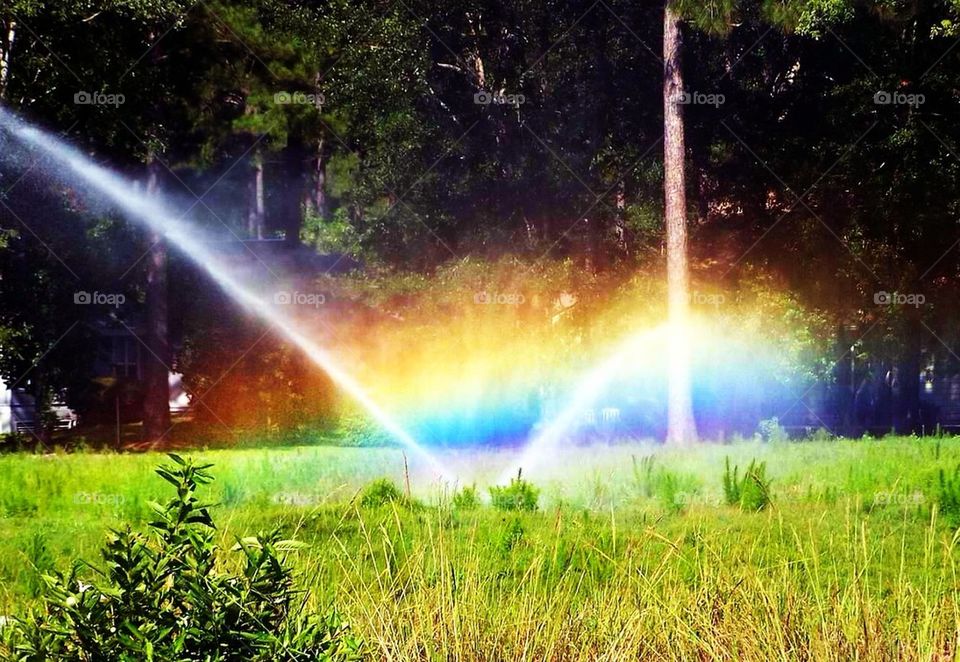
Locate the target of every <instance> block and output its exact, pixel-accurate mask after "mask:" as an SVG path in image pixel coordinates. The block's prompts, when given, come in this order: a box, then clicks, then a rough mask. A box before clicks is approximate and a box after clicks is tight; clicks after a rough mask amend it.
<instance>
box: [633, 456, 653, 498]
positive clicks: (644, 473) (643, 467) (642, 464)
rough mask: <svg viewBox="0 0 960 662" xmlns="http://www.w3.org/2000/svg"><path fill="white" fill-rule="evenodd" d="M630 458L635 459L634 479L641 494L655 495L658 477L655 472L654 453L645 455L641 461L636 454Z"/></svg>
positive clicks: (646, 495)
mask: <svg viewBox="0 0 960 662" xmlns="http://www.w3.org/2000/svg"><path fill="white" fill-rule="evenodd" d="M630 459H631V460H632V461H633V480H634V482H635V483H636V484H637V489H638V490H639V491H640V494H642V495H643V496H645V497H651V496H653V493H654V491H655V478H656V477H655V476H654V473H653V463H654V457H653V455H644V456H643V457H642V458H640V461H639V462H637V456H636V455H631V456H630Z"/></svg>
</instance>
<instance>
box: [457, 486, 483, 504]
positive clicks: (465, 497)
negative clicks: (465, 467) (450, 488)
mask: <svg viewBox="0 0 960 662" xmlns="http://www.w3.org/2000/svg"><path fill="white" fill-rule="evenodd" d="M452 503H453V508H454V510H475V509H476V508H478V507H479V506H480V496H479V495H478V494H477V486H476V485H471V486H470V487H464V488H463V489H461V490H459V491H457V492H456V493H455V494H454V495H453V500H452Z"/></svg>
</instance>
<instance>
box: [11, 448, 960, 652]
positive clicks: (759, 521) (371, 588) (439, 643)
mask: <svg viewBox="0 0 960 662" xmlns="http://www.w3.org/2000/svg"><path fill="white" fill-rule="evenodd" d="M553 455H554V456H553V457H551V458H550V462H549V464H548V465H546V466H541V467H538V468H536V469H533V468H531V469H530V470H529V471H524V472H523V475H522V479H523V480H524V481H525V482H524V483H522V484H521V483H515V485H514V487H519V486H522V487H524V488H525V490H526V491H523V493H522V494H520V497H521V498H520V499H519V500H514V501H511V498H512V497H513V496H516V494H514V493H508V492H507V491H504V490H493V491H491V490H490V489H489V488H490V487H492V486H494V481H495V479H496V477H497V475H498V473H499V471H500V470H501V468H502V467H504V466H508V465H509V462H510V460H511V459H512V458H513V454H512V453H511V451H507V450H496V451H494V450H491V451H483V450H471V451H458V452H454V451H449V452H446V453H444V454H442V456H441V457H442V461H443V462H444V463H446V464H447V466H450V467H452V468H453V469H454V471H455V473H456V474H457V475H459V476H463V477H464V478H462V484H457V485H450V484H440V483H439V482H438V480H437V479H435V478H434V477H432V476H431V475H430V473H429V470H428V469H426V468H425V467H418V466H417V465H416V464H415V463H414V462H413V458H410V462H409V464H408V462H407V458H405V457H404V456H403V454H402V453H401V451H399V450H395V449H371V448H333V447H303V448H289V449H269V450H267V449H262V450H217V451H195V452H193V453H192V454H191V456H192V457H193V458H194V459H195V460H197V461H203V462H209V463H212V464H213V467H212V468H211V469H210V472H211V473H212V474H213V476H214V477H215V480H214V482H213V483H211V484H210V485H207V486H204V487H203V488H202V489H201V490H200V492H199V494H200V495H201V496H202V497H203V498H204V499H205V500H206V501H208V502H210V503H213V504H216V505H215V506H214V507H213V508H212V509H211V512H212V514H213V517H214V520H215V521H216V524H217V533H216V537H217V541H218V544H219V545H220V546H221V547H223V548H230V547H231V546H233V545H234V543H235V542H236V541H237V540H238V539H240V538H243V537H245V536H250V535H253V534H255V533H257V532H258V531H264V530H267V529H270V528H272V527H273V526H275V525H279V526H280V527H281V528H282V531H283V534H284V536H285V537H286V538H291V539H296V540H298V541H300V542H302V543H303V545H302V546H300V547H299V548H295V549H292V550H291V551H288V552H285V554H286V559H287V561H288V562H289V563H290V564H291V565H292V567H293V568H294V571H295V579H296V583H297V586H298V587H300V588H303V589H305V590H306V591H308V605H309V607H310V608H315V609H317V610H325V611H329V610H331V609H335V610H336V611H337V612H338V613H339V614H340V615H341V616H342V618H343V619H344V620H345V621H346V622H347V623H348V624H349V625H350V627H351V629H352V630H353V631H354V633H355V634H357V635H358V636H359V637H360V638H361V639H362V641H363V645H364V651H365V655H366V656H367V657H369V658H370V659H385V660H596V659H604V660H626V659H638V658H639V659H655V660H672V659H676V660H690V659H753V660H761V659H762V660H788V659H789V660H794V659H806V660H852V659H860V660H894V659H897V660H899V659H908V660H909V659H916V660H941V659H953V658H954V657H955V655H956V650H957V645H958V632H960V606H958V598H960V577H958V574H957V570H958V568H957V560H958V552H957V542H958V533H957V531H958V530H957V527H958V526H960V439H954V438H942V439H934V438H923V439H916V438H885V439H880V440H866V439H865V440H829V441H828V440H824V441H808V442H771V443H761V442H742V443H736V444H709V445H703V446H698V447H695V448H692V449H689V450H666V449H663V448H662V447H657V446H652V445H644V444H639V443H622V444H609V445H603V446H590V447H575V448H570V449H567V450H564V451H562V452H560V453H555V454H553ZM166 460H167V458H166V457H165V456H164V455H162V454H152V453H146V454H139V455H130V454H128V455H113V454H94V453H76V454H51V455H6V456H2V457H0V613H2V614H4V615H6V617H7V618H9V617H16V616H18V615H20V614H22V613H24V612H25V611H26V610H28V609H29V608H30V607H31V605H33V604H34V603H35V602H36V600H37V599H38V597H37V596H38V595H39V594H40V592H41V587H42V585H43V582H42V579H41V577H42V575H43V574H45V573H49V572H51V570H54V569H61V570H63V569H66V568H68V567H69V566H70V564H71V563H72V562H73V561H74V560H75V559H81V558H82V559H85V560H87V561H90V562H91V563H92V564H93V565H96V564H97V561H98V558H99V557H98V550H99V548H100V547H101V545H102V544H103V541H104V538H105V536H106V534H107V533H108V531H109V530H110V529H111V528H118V527H121V526H123V525H125V524H131V525H132V526H133V527H134V528H143V527H145V526H146V524H147V522H148V520H149V519H150V517H151V513H152V511H151V507H150V502H152V501H162V500H164V499H165V498H168V497H169V492H170V485H168V484H167V483H166V482H164V481H163V480H161V478H160V477H159V476H157V475H156V473H155V472H154V469H155V468H156V467H157V466H158V465H160V464H162V463H164V462H165V461H166ZM406 466H409V470H405V467H406ZM382 479H386V480H382ZM526 481H528V482H526ZM223 562H224V563H230V562H231V561H229V560H226V561H223Z"/></svg>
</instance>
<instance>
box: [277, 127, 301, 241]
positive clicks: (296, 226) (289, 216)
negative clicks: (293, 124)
mask: <svg viewBox="0 0 960 662" xmlns="http://www.w3.org/2000/svg"><path fill="white" fill-rule="evenodd" d="M305 161H306V149H305V148H304V144H303V141H301V140H299V139H297V138H296V137H294V136H290V137H289V138H288V139H287V146H286V147H284V148H283V149H282V150H281V151H280V177H281V180H280V186H279V190H280V197H279V199H278V200H277V203H276V206H275V210H276V212H277V216H278V218H277V226H278V227H279V228H280V229H281V230H282V231H283V234H284V237H285V239H286V241H287V243H288V244H290V245H296V244H298V243H299V242H300V228H301V226H302V225H303V185H304V170H305V168H304V165H305Z"/></svg>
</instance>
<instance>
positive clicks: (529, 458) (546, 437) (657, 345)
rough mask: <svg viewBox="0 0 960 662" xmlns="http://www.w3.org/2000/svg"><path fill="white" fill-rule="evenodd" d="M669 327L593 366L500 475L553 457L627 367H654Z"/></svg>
mask: <svg viewBox="0 0 960 662" xmlns="http://www.w3.org/2000/svg"><path fill="white" fill-rule="evenodd" d="M666 329H667V327H666V326H660V327H656V328H653V329H648V330H645V331H642V332H640V333H637V334H635V335H633V336H630V337H629V338H627V339H626V340H624V341H623V342H622V343H621V344H620V345H619V346H617V347H616V348H615V349H614V351H613V352H611V353H610V354H609V356H607V358H606V359H604V360H603V361H602V362H601V363H600V364H599V365H596V366H594V367H593V368H591V369H590V370H589V372H587V374H586V375H585V376H583V378H581V379H580V381H579V382H578V383H577V386H576V388H575V389H574V391H573V394H572V395H571V396H570V398H569V399H568V400H567V401H566V404H565V405H564V407H563V410H562V411H561V412H560V414H559V415H558V416H556V417H555V418H554V419H553V420H552V421H551V422H550V423H549V424H548V425H547V426H546V427H545V428H544V429H543V430H542V431H541V432H540V433H539V434H537V435H536V436H535V437H534V438H533V440H532V441H531V442H530V444H529V445H528V446H527V447H526V449H525V450H524V451H523V453H522V454H521V455H520V457H519V458H518V459H517V460H516V461H515V462H513V463H512V464H511V465H509V466H508V467H507V469H505V470H504V471H503V473H501V474H500V482H506V481H508V480H510V479H511V478H512V477H514V476H516V475H517V473H518V472H519V471H520V470H521V469H523V470H526V471H528V472H529V471H530V470H531V469H535V468H536V467H537V466H538V465H539V464H541V463H542V462H545V461H546V460H548V459H549V458H550V457H551V453H552V452H553V451H555V450H556V448H557V447H558V446H559V445H560V444H561V443H563V442H565V441H570V439H569V436H570V434H571V433H572V432H573V430H574V429H575V427H576V426H577V424H578V423H579V421H580V420H581V418H582V416H583V413H584V410H586V409H588V408H590V407H592V406H594V404H595V403H596V402H597V400H598V398H600V396H601V395H603V393H604V392H605V391H606V390H607V389H608V388H609V387H610V385H611V382H612V381H613V380H614V379H615V378H616V377H617V376H618V375H622V374H623V372H624V366H630V364H633V366H634V367H640V366H645V367H646V368H647V370H655V369H656V368H655V363H656V361H653V360H651V357H653V356H657V354H658V353H659V354H660V355H662V352H663V341H664V337H665V332H666Z"/></svg>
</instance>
